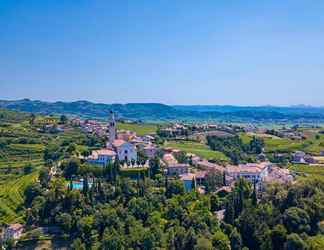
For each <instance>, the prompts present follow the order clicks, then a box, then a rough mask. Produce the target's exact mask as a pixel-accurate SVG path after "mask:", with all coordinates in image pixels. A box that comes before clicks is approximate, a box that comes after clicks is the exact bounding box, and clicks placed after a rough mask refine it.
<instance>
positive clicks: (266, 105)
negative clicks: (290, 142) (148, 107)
mask: <svg viewBox="0 0 324 250" xmlns="http://www.w3.org/2000/svg"><path fill="white" fill-rule="evenodd" d="M22 100H30V101H40V102H48V103H56V102H64V103H72V102H83V101H84V102H91V103H94V104H107V105H112V104H163V105H168V106H234V107H278V108H285V107H288V108H289V107H305V108H308V107H310V108H324V105H323V106H315V105H308V104H302V103H301V104H292V105H272V104H265V105H239V104H238V105H233V104H217V103H215V104H212V103H211V104H203V103H198V104H192V103H180V104H172V103H163V102H112V103H109V102H96V101H92V100H87V99H75V100H65V101H62V100H41V99H31V98H28V97H26V98H19V99H10V98H8V99H4V98H0V101H22Z"/></svg>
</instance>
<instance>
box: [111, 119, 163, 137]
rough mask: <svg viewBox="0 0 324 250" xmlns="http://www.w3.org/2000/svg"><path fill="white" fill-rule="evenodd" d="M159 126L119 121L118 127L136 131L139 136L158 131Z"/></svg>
mask: <svg viewBox="0 0 324 250" xmlns="http://www.w3.org/2000/svg"><path fill="white" fill-rule="evenodd" d="M157 128H158V127H157V125H155V124H149V123H121V122H119V123H117V129H119V130H122V129H123V130H130V131H134V132H136V134H137V135H139V136H143V135H147V134H153V133H156V131H157Z"/></svg>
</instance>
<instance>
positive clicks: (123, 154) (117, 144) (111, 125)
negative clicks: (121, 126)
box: [106, 111, 137, 162]
mask: <svg viewBox="0 0 324 250" xmlns="http://www.w3.org/2000/svg"><path fill="white" fill-rule="evenodd" d="M108 132H109V136H108V141H107V144H106V148H107V149H110V150H113V151H114V152H116V154H117V157H118V159H119V160H120V161H125V162H131V161H136V160H137V151H136V148H135V146H134V145H133V144H131V143H129V142H127V141H125V140H121V139H117V128H116V121H115V115H114V113H113V112H112V111H110V117H109V122H108Z"/></svg>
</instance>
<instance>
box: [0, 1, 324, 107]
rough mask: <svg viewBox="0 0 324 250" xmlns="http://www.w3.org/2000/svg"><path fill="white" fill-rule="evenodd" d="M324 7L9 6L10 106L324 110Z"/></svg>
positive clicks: (0, 34) (4, 71)
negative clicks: (28, 102) (16, 102)
mask: <svg viewBox="0 0 324 250" xmlns="http://www.w3.org/2000/svg"><path fill="white" fill-rule="evenodd" d="M323 13H324V1H322V0H318V1H315V0H303V1H301V0H294V1H290V0H286V1H282V0H272V1H257V0H253V1H252V0H251V1H249V0H246V1H243V0H242V1H237V0H218V1H215V0H210V1H208V0H204V1H196V0H183V1H180V0H179V1H176V0H172V1H171V0H169V1H167V0H165V1H159V0H154V1H152V0H139V1H134V0H129V1H123V0H120V1H117V0H114V1H113V0H101V1H99V0H78V1H72V0H62V1H57V0H52V1H48V0H39V1H36V0H1V1H0V99H18V98H31V99H41V100H48V101H56V100H62V101H72V100H79V99H82V100H90V101H95V102H104V103H116V102H118V103H126V102H161V103H166V104H233V105H266V104H272V105H294V104H309V105H317V106H319V105H321V106H324V95H323V94H324V15H323Z"/></svg>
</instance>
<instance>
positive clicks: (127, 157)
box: [112, 140, 137, 162]
mask: <svg viewBox="0 0 324 250" xmlns="http://www.w3.org/2000/svg"><path fill="white" fill-rule="evenodd" d="M112 147H113V149H114V150H115V152H116V153H117V156H118V159H119V160H120V161H126V162H130V161H136V160H137V151H136V148H135V146H134V145H133V144H131V143H129V142H127V141H124V140H114V141H113V143H112Z"/></svg>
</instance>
